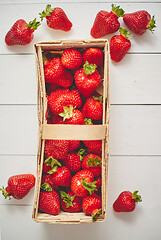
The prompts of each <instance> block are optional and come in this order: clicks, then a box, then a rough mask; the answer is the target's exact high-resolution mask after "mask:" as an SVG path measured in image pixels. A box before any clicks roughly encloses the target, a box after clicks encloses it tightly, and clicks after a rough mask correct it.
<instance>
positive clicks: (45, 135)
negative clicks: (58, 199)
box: [32, 39, 109, 224]
mask: <svg viewBox="0 0 161 240" xmlns="http://www.w3.org/2000/svg"><path fill="white" fill-rule="evenodd" d="M89 47H96V48H100V49H101V50H102V51H103V52H104V64H103V66H102V67H101V68H100V69H99V72H100V75H101V79H102V82H101V84H100V86H99V87H98V89H97V90H96V91H97V92H98V93H100V94H101V95H103V118H102V123H101V124H98V125H67V124H48V123H47V120H46V114H47V110H48V106H47V93H46V86H45V79H44V67H43V53H44V51H49V52H51V53H52V54H55V55H57V54H58V55H61V53H62V52H63V50H64V49H66V48H76V49H78V50H79V51H80V52H83V51H84V50H85V49H87V48H89ZM35 57H36V67H37V114H38V123H39V131H38V151H37V178H36V186H35V197H34V206H33V214H32V218H33V219H34V220H35V221H36V222H46V223H51V224H52V223H67V224H69V223H72V224H73V223H91V222H92V217H91V216H86V215H85V214H84V213H83V212H79V213H68V212H64V211H60V212H59V214H58V215H55V216H54V215H49V214H47V213H43V212H41V211H40V210H39V196H40V187H41V178H42V167H43V161H44V146H45V140H48V139H53V140H54V139H55V140H56V139H57V140H64V139H65V140H80V141H81V140H102V174H101V176H102V186H101V198H102V213H101V215H100V216H99V217H98V219H97V221H96V222H101V221H103V220H105V217H106V206H107V185H108V182H107V180H108V159H109V49H108V42H107V40H106V39H99V40H75V41H74V40H73V41H72V40H62V41H56V42H41V43H37V44H35Z"/></svg>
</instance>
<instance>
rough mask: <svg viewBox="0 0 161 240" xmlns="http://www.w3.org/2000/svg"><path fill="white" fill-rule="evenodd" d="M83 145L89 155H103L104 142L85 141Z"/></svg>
mask: <svg viewBox="0 0 161 240" xmlns="http://www.w3.org/2000/svg"><path fill="white" fill-rule="evenodd" d="M83 143H84V144H85V146H86V147H87V152H88V153H95V154H98V155H101V153H102V140H84V141H83Z"/></svg>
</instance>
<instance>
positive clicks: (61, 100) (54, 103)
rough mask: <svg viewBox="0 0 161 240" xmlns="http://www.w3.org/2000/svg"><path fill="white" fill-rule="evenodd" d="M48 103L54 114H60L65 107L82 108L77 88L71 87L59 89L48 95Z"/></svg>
mask: <svg viewBox="0 0 161 240" xmlns="http://www.w3.org/2000/svg"><path fill="white" fill-rule="evenodd" d="M48 105H49V108H50V110H51V112H52V113H53V114H54V115H57V116H58V115H59V114H60V113H62V112H63V110H64V109H63V107H69V106H70V105H72V106H73V107H76V108H80V107H81V105H82V100H81V97H80V93H79V91H78V90H77V89H74V90H72V91H70V90H69V89H57V90H56V91H54V92H52V93H51V94H50V96H49V97H48Z"/></svg>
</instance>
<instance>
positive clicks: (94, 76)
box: [74, 61, 101, 97]
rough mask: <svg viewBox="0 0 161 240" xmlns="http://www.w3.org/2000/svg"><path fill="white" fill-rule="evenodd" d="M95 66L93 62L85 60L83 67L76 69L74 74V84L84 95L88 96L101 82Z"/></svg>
mask: <svg viewBox="0 0 161 240" xmlns="http://www.w3.org/2000/svg"><path fill="white" fill-rule="evenodd" d="M96 67H97V66H96V65H95V64H94V65H93V64H89V63H88V62H87V61H86V63H85V64H84V65H83V68H80V69H78V70H77V71H76V73H75V75H74V78H75V84H76V86H77V88H78V90H79V91H80V92H81V93H82V94H83V95H84V96H85V97H89V96H90V95H91V94H92V93H93V91H94V90H96V88H97V87H98V86H99V85H100V83H101V77H100V75H99V73H98V71H97V70H96Z"/></svg>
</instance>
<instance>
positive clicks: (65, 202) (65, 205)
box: [60, 191, 82, 213]
mask: <svg viewBox="0 0 161 240" xmlns="http://www.w3.org/2000/svg"><path fill="white" fill-rule="evenodd" d="M60 195H61V207H62V209H63V210H64V211H66V212H70V213H74V212H80V211H81V209H82V198H81V197H78V196H75V195H74V193H72V191H69V192H68V193H66V192H64V191H60Z"/></svg>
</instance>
